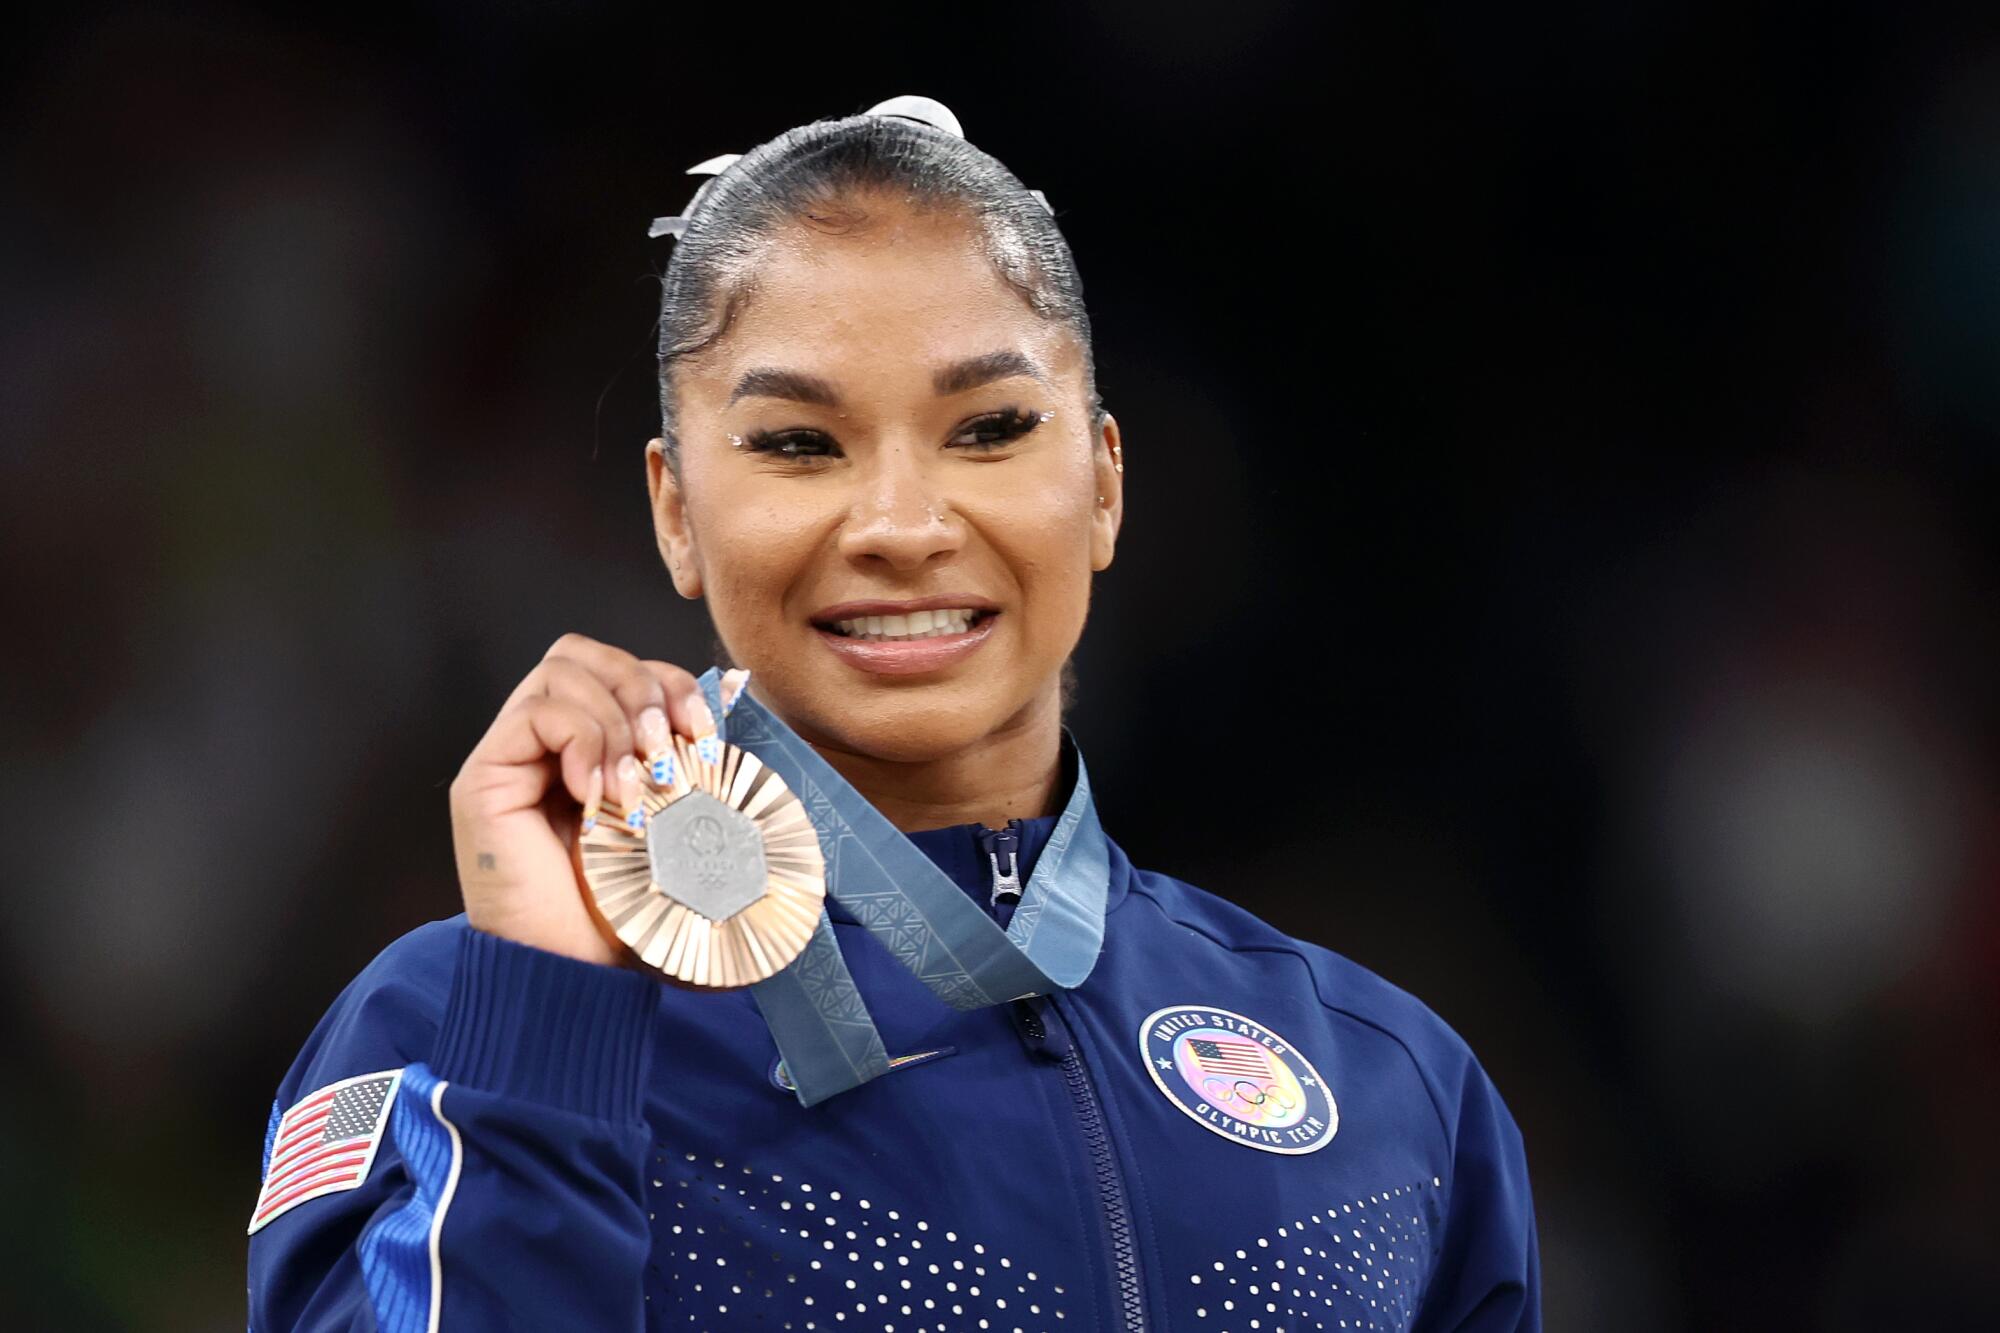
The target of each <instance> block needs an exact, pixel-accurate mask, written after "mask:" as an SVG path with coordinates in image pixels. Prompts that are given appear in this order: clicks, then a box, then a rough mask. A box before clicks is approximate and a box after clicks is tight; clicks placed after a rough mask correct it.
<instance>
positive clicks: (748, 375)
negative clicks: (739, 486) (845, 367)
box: [729, 350, 1049, 407]
mask: <svg viewBox="0 0 2000 1333" xmlns="http://www.w3.org/2000/svg"><path fill="white" fill-rule="evenodd" d="M1014 375H1025V376H1027V377H1028V378H1029V379H1033V380H1039V381H1041V382H1042V383H1043V384H1047V383H1048V382H1049V379H1048V376H1047V375H1045V374H1043V373H1042V368H1041V367H1040V366H1038V365H1036V364H1035V363H1034V361H1033V360H1031V359H1030V358H1029V357H1027V356H1026V355H1024V354H1023V353H1020V352H1016V351H1011V350H1010V351H1004V352H987V353H985V354H984V355H981V356H970V357H967V358H965V359H964V360H963V361H954V362H952V363H951V364H950V365H948V366H944V367H942V368H940V369H939V370H938V372H937V373H936V374H934V375H932V376H931V388H932V389H933V390H935V391H936V392H937V393H938V394H939V395H940V396H942V395H945V394H953V393H964V392H965V391H966V390H967V389H976V388H978V387H979V386H980V385H982V384H991V383H992V382H993V381H994V380H1004V379H1007V378H1009V377H1011V376H1014ZM739 398H789V399H791V400H792V401H793V402H798V403H817V404H818V405H819V406H821V407H839V406H840V395H839V394H838V393H836V392H835V391H834V387H833V386H832V385H831V384H829V383H827V382H826V381H825V380H823V379H821V378H820V377H819V376H817V375H808V374H806V373H805V372H804V371H799V370H782V369H780V368H778V367H776V366H759V367H757V368H756V369H754V370H747V371H745V372H744V373H743V378H742V379H740V380H738V381H736V391H735V392H734V393H732V394H730V395H729V402H730V404H731V405H734V404H735V402H736V400H737V399H739Z"/></svg>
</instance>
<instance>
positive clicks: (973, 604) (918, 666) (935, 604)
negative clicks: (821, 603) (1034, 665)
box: [813, 596, 1000, 676]
mask: <svg viewBox="0 0 2000 1333" xmlns="http://www.w3.org/2000/svg"><path fill="white" fill-rule="evenodd" d="M999 617H1000V611H999V608H997V607H995V606H993V605H992V604H991V603H989V602H984V601H982V600H980V599H976V598H966V597H954V596H942V597H930V598H924V599H921V600H916V601H906V602H886V601H875V602H842V603H840V604H838V605H836V606H830V607H828V608H826V610H824V611H822V612H820V613H819V614H818V615H815V616H814V617H813V628H814V630H815V631H817V633H818V636H819V640H820V642H821V643H823V644H825V645H826V646H827V647H828V648H829V649H831V650H832V651H833V652H834V653H835V654H836V655H837V656H839V657H840V658H841V659H842V660H843V661H845V662H846V663H847V664H848V665H849V666H852V667H855V668H856V669H858V670H862V671H866V672H869V673H871V674H875V675H894V676H904V675H917V674H921V673H923V672H927V671H937V670H940V669H942V668H944V667H947V666H951V665H953V664H955V663H957V662H959V661H962V660H963V659H965V658H966V657H969V656H971V655H972V654H973V653H975V652H977V651H978V650H979V648H980V647H981V646H982V645H983V644H984V643H985V642H986V640H987V639H988V638H990V637H992V634H993V626H994V623H995V622H996V621H997V620H998V619H999Z"/></svg>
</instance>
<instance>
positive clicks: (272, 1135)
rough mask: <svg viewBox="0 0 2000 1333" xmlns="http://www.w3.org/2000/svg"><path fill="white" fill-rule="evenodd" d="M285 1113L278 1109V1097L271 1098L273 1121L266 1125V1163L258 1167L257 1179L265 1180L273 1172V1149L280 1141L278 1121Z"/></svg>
mask: <svg viewBox="0 0 2000 1333" xmlns="http://www.w3.org/2000/svg"><path fill="white" fill-rule="evenodd" d="M284 1118H285V1117H284V1113H283V1112H282V1111H280V1110H279V1109H278V1099H277V1098H276V1097H273V1098H272V1099H271V1123H270V1124H268V1125H266V1126H265V1127H264V1165H263V1166H262V1167H260V1168H258V1171H257V1179H258V1180H264V1179H266V1178H267V1177H269V1176H270V1174H271V1149H272V1147H273V1146H274V1145H275V1144H276V1143H277V1142H278V1122H279V1121H281V1120H283V1119H284Z"/></svg>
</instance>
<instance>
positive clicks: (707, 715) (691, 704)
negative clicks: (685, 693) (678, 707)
mask: <svg viewBox="0 0 2000 1333" xmlns="http://www.w3.org/2000/svg"><path fill="white" fill-rule="evenodd" d="M688 724H689V725H690V726H692V727H693V728H694V734H695V736H696V737H702V736H709V735H713V734H714V732H715V714H713V713H711V712H709V711H708V700H707V699H704V698H703V697H702V696H701V695H699V694H697V695H695V696H694V697H693V698H692V699H689V700H688Z"/></svg>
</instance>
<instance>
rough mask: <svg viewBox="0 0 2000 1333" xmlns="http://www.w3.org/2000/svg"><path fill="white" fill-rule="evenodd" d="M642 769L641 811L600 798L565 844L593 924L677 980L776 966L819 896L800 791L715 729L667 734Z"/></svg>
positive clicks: (820, 881)
mask: <svg viewBox="0 0 2000 1333" xmlns="http://www.w3.org/2000/svg"><path fill="white" fill-rule="evenodd" d="M739 688H740V685H739ZM732 702H733V700H732ZM641 767H642V770H643V774H642V776H641V778H640V788H641V793H642V794H641V798H640V803H639V809H637V810H618V809H616V807H614V806H611V805H607V806H606V807H605V810H604V817H602V818H600V819H599V820H598V821H597V823H596V824H595V825H594V826H593V827H592V828H590V829H589V830H588V831H586V832H582V833H580V834H579V835H578V836H577V838H576V840H575V842H574V843H573V844H572V848H571V850H572V859H573V860H574V862H575V865H576V873H577V882H578V884H579V886H580V887H581V889H582V891H583V901H584V903H585V905H586V906H587V907H588V908H589V909H590V914H591V917H592V918H593V919H594V920H595V921H596V922H597V925H598V928H599V929H600V930H602V931H603V932H604V934H605V936H606V938H608V939H611V940H614V941H616V947H618V948H619V949H620V951H621V952H622V953H624V954H625V956H626V957H627V959H628V960H629V961H632V962H634V963H636V964H638V965H639V966H642V967H644V968H645V969H647V970H649V971H651V972H654V973H657V974H658V975H659V976H661V977H663V978H664V979H666V980H668V981H672V982H676V983H678V984H680V985H683V986H691V987H695V988H697V989H702V990H734V989H737V988H739V987H743V986H749V985H752V984H754V983H756V982H759V981H762V980H764V979H765V978H766V977H770V976H775V975H776V974H777V973H779V972H781V971H783V970H784V968H785V967H786V966H787V965H788V964H790V963H791V961H792V960H793V959H794V958H796V957H798V955H799V953H800V952H801V951H802V950H803V949H804V948H805V947H806V942H807V941H808V940H810V939H811V938H812V934H813V930H814V929H815V928H816V927H817V926H818V924H819V917H820V909H821V907H822V905H823V904H824V902H825V899H826V861H825V858H824V857H823V856H822V855H821V853H820V846H819V834H818V833H817V832H816V831H815V830H814V828H813V825H812V821H811V820H810V819H808V818H807V817H806V812H805V807H804V806H803V805H801V804H800V803H799V798H798V797H797V796H796V795H794V794H793V793H792V790H791V788H790V787H788V786H786V785H785V783H784V780H783V779H782V778H780V777H779V776H778V775H777V774H776V773H775V772H773V771H772V770H771V769H769V768H767V767H766V766H765V765H764V763H763V761H761V760H759V759H758V758H757V756H755V755H753V754H751V753H750V752H749V751H747V750H742V749H739V748H737V747H736V746H734V745H729V744H726V743H724V742H722V741H719V740H717V739H716V738H715V737H713V736H707V737H703V738H702V739H701V740H699V741H688V740H684V739H682V738H681V737H679V736H675V737H673V749H672V751H671V753H668V752H666V751H662V752H661V753H659V754H656V755H654V756H652V758H651V759H650V760H649V761H648V762H647V763H646V764H644V765H642V766H641Z"/></svg>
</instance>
